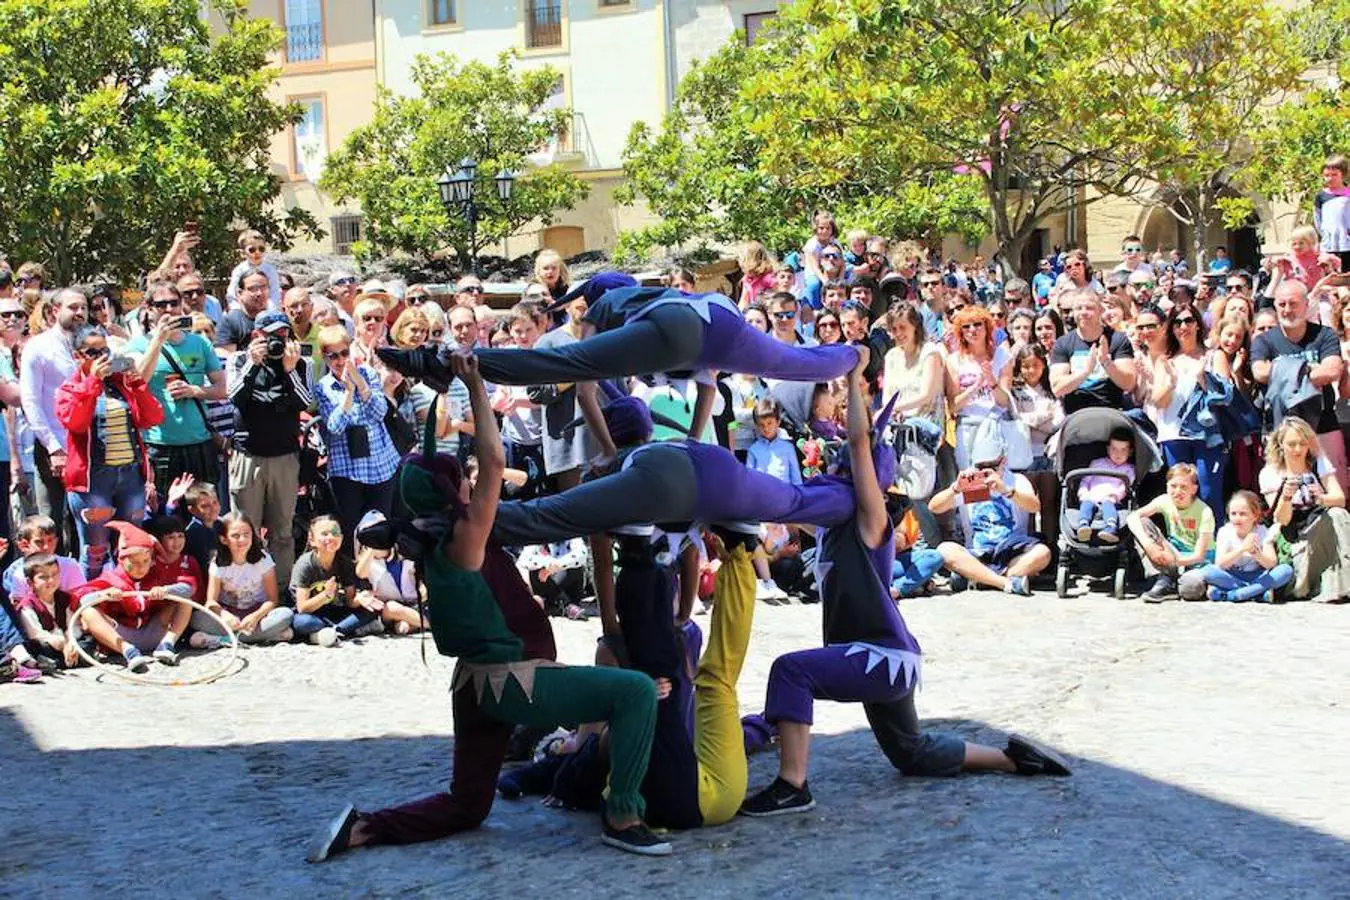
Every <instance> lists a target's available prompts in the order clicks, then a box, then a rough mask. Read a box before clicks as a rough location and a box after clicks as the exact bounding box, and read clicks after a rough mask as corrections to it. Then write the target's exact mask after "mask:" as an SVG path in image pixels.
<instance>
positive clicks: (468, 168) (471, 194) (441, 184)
mask: <svg viewBox="0 0 1350 900" xmlns="http://www.w3.org/2000/svg"><path fill="white" fill-rule="evenodd" d="M477 174H478V161H477V160H475V159H474V158H473V157H471V156H466V157H464V158H463V159H461V160H460V161H459V171H457V172H455V173H454V174H451V173H450V170H449V169H446V170H445V174H444V175H442V176H441V177H440V178H439V179H438V180H437V182H436V187H437V188H438V189H439V190H440V193H441V205H442V206H444V207H445V212H446V214H447V215H458V216H459V217H460V218H461V219H463V220H464V224H465V226H467V227H468V229H469V269H470V271H472V272H473V274H474V275H478V274H479V272H478V216H479V213H480V211H481V210H480V208H479V205H478V199H477V197H476V196H475V195H476V193H477V191H476V187H477V181H476V178H475V176H476V175H477ZM493 181H494V182H495V183H496V188H497V200H498V201H499V202H500V203H501V204H502V206H506V204H508V203H510V202H511V193H512V191H513V190H514V189H515V185H516V176H515V173H514V172H511V171H509V170H507V169H502V170H501V171H499V172H498V173H497V174H496V175H495V176H493Z"/></svg>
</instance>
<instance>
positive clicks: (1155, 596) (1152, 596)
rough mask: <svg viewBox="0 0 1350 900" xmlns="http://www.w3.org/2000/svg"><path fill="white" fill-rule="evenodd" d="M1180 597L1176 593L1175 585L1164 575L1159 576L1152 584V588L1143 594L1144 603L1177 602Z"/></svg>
mask: <svg viewBox="0 0 1350 900" xmlns="http://www.w3.org/2000/svg"><path fill="white" fill-rule="evenodd" d="M1180 597H1181V595H1180V594H1178V593H1177V583H1176V582H1175V581H1173V580H1172V579H1171V578H1169V577H1168V576H1166V575H1159V576H1158V580H1157V581H1155V582H1153V587H1151V588H1149V589H1148V593H1146V594H1144V602H1145V603H1162V602H1163V601H1165V600H1178V599H1180Z"/></svg>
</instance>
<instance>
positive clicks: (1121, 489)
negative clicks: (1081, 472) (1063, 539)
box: [1078, 428, 1134, 544]
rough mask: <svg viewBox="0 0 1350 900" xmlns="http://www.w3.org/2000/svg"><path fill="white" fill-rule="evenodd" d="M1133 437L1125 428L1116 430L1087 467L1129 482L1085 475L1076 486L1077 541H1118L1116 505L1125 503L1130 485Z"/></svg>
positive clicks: (1118, 524)
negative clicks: (1102, 452)
mask: <svg viewBox="0 0 1350 900" xmlns="http://www.w3.org/2000/svg"><path fill="white" fill-rule="evenodd" d="M1132 455H1134V434H1133V433H1132V432H1131V431H1130V430H1129V429H1128V428H1117V429H1116V430H1115V431H1113V432H1111V437H1110V439H1109V440H1108V441H1107V442H1106V455H1105V456H1103V457H1100V458H1098V459H1094V460H1093V461H1092V464H1091V466H1090V468H1093V469H1104V470H1106V471H1110V472H1119V473H1120V474H1121V475H1123V476H1125V477H1126V478H1128V479H1129V481H1121V480H1120V479H1119V478H1113V477H1111V476H1110V475H1088V476H1086V477H1084V478H1083V481H1082V482H1081V483H1080V484H1079V485H1078V501H1079V506H1078V540H1080V541H1083V542H1084V543H1086V542H1088V541H1090V540H1092V535H1093V534H1094V533H1095V534H1096V535H1097V539H1098V540H1100V541H1101V542H1103V543H1106V544H1115V543H1118V542H1119V541H1120V535H1119V533H1118V532H1119V530H1120V512H1119V507H1120V504H1121V503H1123V502H1125V496H1126V494H1127V493H1128V492H1129V489H1130V485H1132V484H1134V465H1133V464H1132V463H1131V462H1130V457H1131V456H1132ZM1098 512H1100V513H1101V528H1099V529H1094V528H1093V525H1094V520H1095V518H1096V513H1098Z"/></svg>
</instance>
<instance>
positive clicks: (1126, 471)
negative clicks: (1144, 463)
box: [1078, 456, 1134, 503]
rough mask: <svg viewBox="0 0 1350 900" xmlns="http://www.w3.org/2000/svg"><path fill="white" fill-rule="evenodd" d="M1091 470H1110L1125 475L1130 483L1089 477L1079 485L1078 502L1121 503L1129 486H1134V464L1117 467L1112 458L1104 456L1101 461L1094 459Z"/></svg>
mask: <svg viewBox="0 0 1350 900" xmlns="http://www.w3.org/2000/svg"><path fill="white" fill-rule="evenodd" d="M1088 468H1090V469H1109V470H1110V471H1112V472H1119V473H1120V474H1122V475H1124V476H1125V477H1126V478H1127V479H1128V481H1121V480H1120V479H1119V478H1108V477H1107V476H1105V475H1089V476H1087V477H1086V478H1084V479H1083V480H1082V481H1081V482H1079V484H1078V500H1079V502H1082V501H1084V500H1087V501H1090V502H1092V503H1101V502H1103V501H1106V500H1110V501H1111V502H1112V503H1120V502H1122V501H1123V500H1124V499H1125V493H1126V491H1128V490H1129V485H1131V484H1134V464H1133V463H1121V464H1119V465H1117V464H1116V463H1113V462H1111V458H1110V457H1108V456H1103V457H1102V458H1101V459H1094V460H1093V461H1092V465H1090V466H1089V467H1088Z"/></svg>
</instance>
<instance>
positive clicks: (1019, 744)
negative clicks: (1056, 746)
mask: <svg viewBox="0 0 1350 900" xmlns="http://www.w3.org/2000/svg"><path fill="white" fill-rule="evenodd" d="M1003 752H1004V753H1006V754H1008V758H1009V759H1011V760H1012V761H1013V763H1014V764H1015V765H1016V766H1017V774H1018V775H1072V774H1073V772H1071V771H1069V764H1068V763H1067V762H1065V761H1064V757H1062V756H1060V755H1059V754H1058V753H1056V752H1055V751H1053V750H1051V749H1050V748H1049V747H1046V746H1044V745H1043V744H1038V743H1036V742H1035V741H1033V740H1031V739H1030V738H1026V737H1023V736H1022V735H1020V734H1010V735H1008V746H1007V747H1005V748H1004V750H1003Z"/></svg>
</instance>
